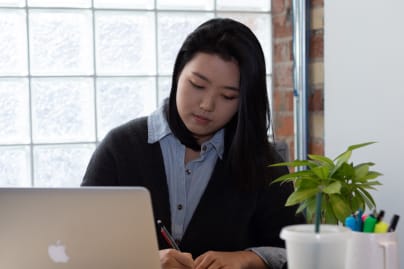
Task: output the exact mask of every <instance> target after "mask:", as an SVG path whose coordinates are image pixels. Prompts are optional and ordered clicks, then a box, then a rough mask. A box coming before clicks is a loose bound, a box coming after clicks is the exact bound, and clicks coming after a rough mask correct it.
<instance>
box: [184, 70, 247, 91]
mask: <svg viewBox="0 0 404 269" xmlns="http://www.w3.org/2000/svg"><path fill="white" fill-rule="evenodd" d="M192 74H193V75H195V76H197V77H199V78H200V79H202V80H204V81H206V82H208V83H210V84H211V83H212V82H211V81H210V80H209V79H208V78H207V77H206V76H204V75H202V74H201V73H198V72H195V71H194V72H192ZM223 88H225V89H229V90H233V91H239V88H238V87H234V86H223Z"/></svg>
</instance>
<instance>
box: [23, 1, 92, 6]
mask: <svg viewBox="0 0 404 269" xmlns="http://www.w3.org/2000/svg"><path fill="white" fill-rule="evenodd" d="M28 6H32V7H91V0H57V1H55V0H28Z"/></svg>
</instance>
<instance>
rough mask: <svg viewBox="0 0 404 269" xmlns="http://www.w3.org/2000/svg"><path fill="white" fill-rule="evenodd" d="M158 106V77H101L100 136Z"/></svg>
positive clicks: (98, 81) (98, 95)
mask: <svg viewBox="0 0 404 269" xmlns="http://www.w3.org/2000/svg"><path fill="white" fill-rule="evenodd" d="M155 108H156V83H155V78H105V79H98V80H97V109H98V112H97V116H98V139H99V140H102V138H103V137H104V136H105V134H106V133H107V132H108V131H109V130H111V129H112V128H113V127H116V126H118V125H120V124H123V123H125V122H127V121H129V120H132V119H134V118H137V117H140V116H146V115H148V114H150V113H151V112H152V111H153V110H154V109H155Z"/></svg>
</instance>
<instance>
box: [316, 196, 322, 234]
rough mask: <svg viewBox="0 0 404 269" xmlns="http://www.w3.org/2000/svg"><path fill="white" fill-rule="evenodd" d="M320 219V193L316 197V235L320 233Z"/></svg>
mask: <svg viewBox="0 0 404 269" xmlns="http://www.w3.org/2000/svg"><path fill="white" fill-rule="evenodd" d="M320 219H321V192H317V195H316V226H315V227H316V230H315V231H316V233H319V232H320Z"/></svg>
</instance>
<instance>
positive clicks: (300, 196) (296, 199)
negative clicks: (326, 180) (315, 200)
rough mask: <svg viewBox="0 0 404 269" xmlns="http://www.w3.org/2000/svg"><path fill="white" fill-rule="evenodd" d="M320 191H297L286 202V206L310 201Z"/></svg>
mask: <svg viewBox="0 0 404 269" xmlns="http://www.w3.org/2000/svg"><path fill="white" fill-rule="evenodd" d="M317 192H318V189H317V188H315V189H303V190H300V189H298V190H296V191H295V192H293V193H292V194H291V195H290V196H289V197H288V199H287V201H286V204H285V205H286V206H292V205H296V204H299V203H301V202H302V201H304V200H307V199H309V198H310V197H312V196H314V195H316V193H317Z"/></svg>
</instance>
